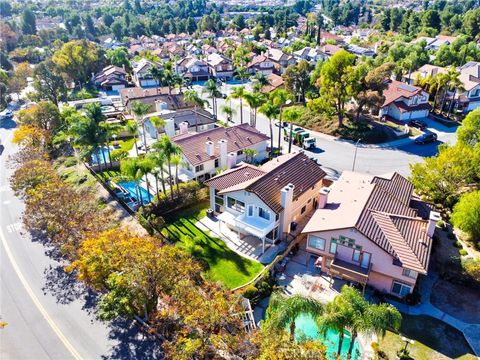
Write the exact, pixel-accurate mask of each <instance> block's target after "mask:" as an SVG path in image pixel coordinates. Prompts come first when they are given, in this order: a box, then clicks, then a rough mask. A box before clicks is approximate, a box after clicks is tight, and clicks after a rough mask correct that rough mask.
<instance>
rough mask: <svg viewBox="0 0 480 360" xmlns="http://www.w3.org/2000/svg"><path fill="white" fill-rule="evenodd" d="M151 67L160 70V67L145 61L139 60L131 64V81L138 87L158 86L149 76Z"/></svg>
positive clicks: (157, 64)
mask: <svg viewBox="0 0 480 360" xmlns="http://www.w3.org/2000/svg"><path fill="white" fill-rule="evenodd" d="M153 67H157V68H161V67H162V65H161V64H159V63H156V62H153V61H150V60H147V59H141V60H140V61H139V62H137V63H134V64H133V76H132V80H133V82H134V83H135V85H136V86H138V87H151V86H158V81H157V80H156V79H154V78H153V77H152V75H150V69H152V68H153Z"/></svg>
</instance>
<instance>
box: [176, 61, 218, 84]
mask: <svg viewBox="0 0 480 360" xmlns="http://www.w3.org/2000/svg"><path fill="white" fill-rule="evenodd" d="M175 65H176V68H175V71H176V72H177V74H179V75H181V76H183V77H184V78H187V79H190V80H191V81H200V80H208V79H209V78H210V73H209V72H208V65H207V63H205V62H203V61H201V60H198V59H197V58H195V57H193V56H188V57H186V58H183V59H181V60H179V61H177V63H176V64H175Z"/></svg>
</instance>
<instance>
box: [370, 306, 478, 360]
mask: <svg viewBox="0 0 480 360" xmlns="http://www.w3.org/2000/svg"><path fill="white" fill-rule="evenodd" d="M402 336H404V337H406V338H408V339H411V340H414V343H413V344H408V347H407V350H408V351H409V353H410V357H411V358H413V359H415V360H431V359H462V360H470V359H471V360H474V359H476V357H475V355H474V354H473V351H472V349H471V348H470V346H469V345H468V343H467V341H466V340H465V338H464V336H463V334H462V333H461V332H460V331H458V330H457V329H455V328H453V327H451V326H450V325H448V324H446V323H444V322H442V321H440V320H437V319H434V318H432V317H430V316H423V315H422V316H412V315H407V314H402V325H401V328H400V332H399V334H396V333H393V332H390V331H387V334H386V335H385V337H384V338H383V339H380V340H379V345H380V349H381V350H382V351H384V352H385V354H386V355H387V356H388V358H389V359H395V356H396V352H397V351H398V350H400V349H403V348H404V346H405V342H404V341H403V340H402Z"/></svg>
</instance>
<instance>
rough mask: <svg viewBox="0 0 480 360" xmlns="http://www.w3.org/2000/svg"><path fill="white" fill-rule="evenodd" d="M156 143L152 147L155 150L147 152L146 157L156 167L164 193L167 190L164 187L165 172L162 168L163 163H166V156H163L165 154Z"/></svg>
mask: <svg viewBox="0 0 480 360" xmlns="http://www.w3.org/2000/svg"><path fill="white" fill-rule="evenodd" d="M157 144H158V143H155V144H153V148H154V149H155V150H156V151H154V152H151V153H150V154H148V157H149V158H150V159H151V160H152V161H153V163H154V164H155V166H156V167H157V168H158V171H159V175H160V182H161V184H162V191H163V193H166V192H167V191H166V189H165V173H164V171H165V170H164V168H165V164H166V163H167V157H166V156H165V154H164V153H163V152H162V151H159V150H158V149H157V147H158V146H157ZM157 176H158V175H157Z"/></svg>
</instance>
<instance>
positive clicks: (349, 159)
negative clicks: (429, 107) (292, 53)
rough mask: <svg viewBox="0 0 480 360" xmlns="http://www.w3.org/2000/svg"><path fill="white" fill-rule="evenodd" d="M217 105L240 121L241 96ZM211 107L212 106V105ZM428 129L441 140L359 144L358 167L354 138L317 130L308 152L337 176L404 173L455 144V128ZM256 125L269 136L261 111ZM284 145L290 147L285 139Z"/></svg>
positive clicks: (227, 87) (275, 130)
mask: <svg viewBox="0 0 480 360" xmlns="http://www.w3.org/2000/svg"><path fill="white" fill-rule="evenodd" d="M234 86H238V85H230V84H226V85H222V87H221V91H222V93H225V94H230V92H231V89H232V87H234ZM244 86H245V87H246V89H247V90H251V84H249V83H246V84H245V85H244ZM193 88H194V89H195V90H197V91H198V93H199V94H201V96H202V97H203V98H205V99H207V100H208V98H207V97H206V95H205V94H203V95H202V86H200V85H194V86H193ZM217 103H218V108H219V109H221V107H222V106H223V105H230V104H231V106H232V107H233V108H234V109H235V110H236V114H235V115H234V116H233V122H232V123H230V124H239V123H240V106H239V101H238V100H224V99H218V100H217ZM210 110H211V109H210ZM218 116H219V118H220V119H224V116H223V114H222V113H221V112H219V114H218ZM249 119H250V109H249V107H248V106H247V105H246V104H245V102H244V104H243V122H248V121H249ZM426 122H427V124H428V130H430V131H432V132H435V133H437V136H438V141H437V142H435V143H431V144H426V145H416V144H414V143H413V141H411V142H408V143H407V144H405V143H404V142H399V143H397V144H398V145H392V147H385V146H372V145H363V144H359V146H358V147H357V154H356V160H355V168H354V167H353V163H354V158H355V144H354V143H352V142H351V141H346V140H342V139H337V138H335V137H332V136H328V135H324V134H320V133H315V134H314V137H315V138H316V140H317V148H316V149H315V150H313V151H309V150H306V151H305V152H306V154H308V155H309V156H311V157H312V158H315V159H317V160H318V163H319V164H321V165H322V168H323V169H325V171H326V172H327V173H328V175H329V176H330V177H332V178H334V179H335V178H337V177H338V176H340V174H341V173H342V172H343V171H344V170H352V169H353V168H354V170H355V171H359V172H364V173H370V174H373V175H381V174H385V173H390V172H394V171H396V172H398V173H400V174H402V175H404V176H409V175H410V164H412V163H417V162H421V161H422V160H423V158H424V157H428V156H434V155H436V154H437V152H438V146H439V145H440V144H441V143H450V144H454V143H455V141H456V137H455V131H456V128H448V127H446V126H444V125H441V124H440V123H437V122H435V121H433V120H431V119H427V120H426ZM257 129H258V130H260V131H261V132H262V133H264V134H266V135H268V136H270V127H269V120H268V119H267V118H266V117H265V116H263V115H262V114H260V113H259V114H258V115H257ZM278 131H279V128H278V127H277V126H273V134H274V145H275V146H277V144H278ZM282 147H283V148H284V149H286V148H288V145H287V143H286V142H284V141H283V140H282ZM293 149H294V150H295V151H298V150H300V148H299V147H297V146H293Z"/></svg>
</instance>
